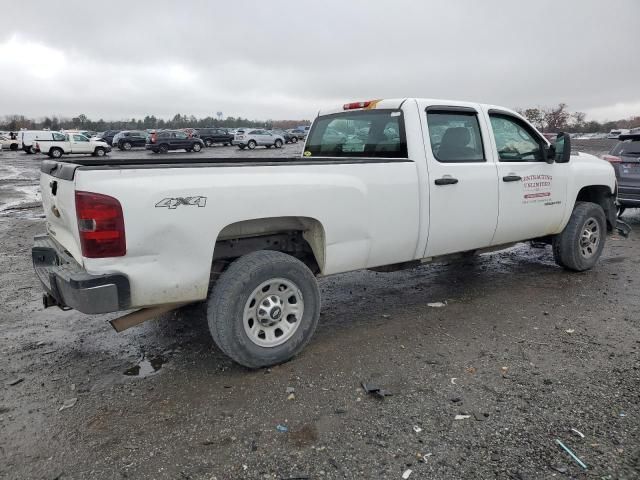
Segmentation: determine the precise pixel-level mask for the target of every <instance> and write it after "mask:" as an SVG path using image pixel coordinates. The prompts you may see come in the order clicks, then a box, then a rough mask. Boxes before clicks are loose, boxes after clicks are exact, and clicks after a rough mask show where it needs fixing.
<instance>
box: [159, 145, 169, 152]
mask: <svg viewBox="0 0 640 480" xmlns="http://www.w3.org/2000/svg"><path fill="white" fill-rule="evenodd" d="M168 151H169V145H167V144H162V145H160V146H159V147H158V152H159V153H167V152H168Z"/></svg>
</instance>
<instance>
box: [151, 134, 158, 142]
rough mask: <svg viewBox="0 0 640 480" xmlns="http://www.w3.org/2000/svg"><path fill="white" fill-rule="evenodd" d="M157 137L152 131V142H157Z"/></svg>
mask: <svg viewBox="0 0 640 480" xmlns="http://www.w3.org/2000/svg"><path fill="white" fill-rule="evenodd" d="M156 138H157V136H156V134H155V133H152V134H151V143H156Z"/></svg>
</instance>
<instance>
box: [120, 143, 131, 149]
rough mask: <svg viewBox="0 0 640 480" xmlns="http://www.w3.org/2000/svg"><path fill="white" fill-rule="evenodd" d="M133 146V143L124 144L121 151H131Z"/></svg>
mask: <svg viewBox="0 0 640 480" xmlns="http://www.w3.org/2000/svg"><path fill="white" fill-rule="evenodd" d="M132 146H133V145H131V142H124V143H123V144H122V148H121V149H120V150H131V147H132Z"/></svg>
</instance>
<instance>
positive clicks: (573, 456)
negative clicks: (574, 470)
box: [556, 438, 587, 470]
mask: <svg viewBox="0 0 640 480" xmlns="http://www.w3.org/2000/svg"><path fill="white" fill-rule="evenodd" d="M556 443H557V444H558V445H560V446H561V447H562V449H563V450H564V451H565V452H567V453H568V454H569V455H571V458H573V459H574V460H575V461H576V463H577V464H578V465H580V466H581V467H582V468H584V469H585V470H587V466H586V465H585V464H584V462H583V461H582V460H580V459H579V458H578V456H577V455H576V454H575V453H573V452H572V451H571V450H569V448H568V447H567V446H566V445H565V444H564V443H562V442H561V441H560V440H558V439H557V438H556Z"/></svg>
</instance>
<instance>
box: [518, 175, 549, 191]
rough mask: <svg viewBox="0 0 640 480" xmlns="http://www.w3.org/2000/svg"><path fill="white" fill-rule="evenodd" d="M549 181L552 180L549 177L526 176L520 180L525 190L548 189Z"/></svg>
mask: <svg viewBox="0 0 640 480" xmlns="http://www.w3.org/2000/svg"><path fill="white" fill-rule="evenodd" d="M551 180H553V177H552V176H551V175H527V176H526V177H523V178H522V182H523V183H524V189H525V190H537V189H540V188H547V187H550V186H551Z"/></svg>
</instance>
